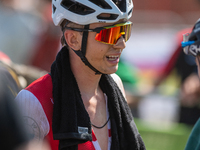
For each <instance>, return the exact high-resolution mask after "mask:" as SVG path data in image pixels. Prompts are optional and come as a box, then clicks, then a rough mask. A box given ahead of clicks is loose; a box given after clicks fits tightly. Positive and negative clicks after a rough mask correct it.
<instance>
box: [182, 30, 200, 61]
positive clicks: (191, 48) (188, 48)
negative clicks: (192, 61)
mask: <svg viewBox="0 0 200 150" xmlns="http://www.w3.org/2000/svg"><path fill="white" fill-rule="evenodd" d="M189 36H190V34H189V33H186V34H183V41H182V42H181V46H182V48H183V51H184V53H185V54H187V55H193V56H195V57H196V56H197V54H198V53H199V51H198V48H197V46H196V45H193V44H194V43H195V41H189Z"/></svg>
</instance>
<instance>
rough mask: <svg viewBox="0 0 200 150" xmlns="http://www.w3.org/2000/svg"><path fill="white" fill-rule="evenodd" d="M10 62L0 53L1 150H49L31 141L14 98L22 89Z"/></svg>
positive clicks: (42, 144)
mask: <svg viewBox="0 0 200 150" xmlns="http://www.w3.org/2000/svg"><path fill="white" fill-rule="evenodd" d="M10 63H11V60H10V58H9V57H8V56H7V55H5V54H4V53H2V52H0V141H1V149H2V150H49V146H48V145H47V143H39V144H38V142H36V141H35V140H32V138H31V135H29V132H28V131H27V129H26V125H25V124H24V120H23V118H22V115H21V113H20V110H19V107H18V106H17V104H16V102H15V101H14V98H15V97H16V95H17V93H18V92H19V91H20V90H21V89H22V88H21V85H20V81H19V80H18V74H17V73H16V72H15V70H14V69H13V68H12V67H10V65H9V64H10Z"/></svg>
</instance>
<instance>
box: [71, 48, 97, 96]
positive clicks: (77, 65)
mask: <svg viewBox="0 0 200 150" xmlns="http://www.w3.org/2000/svg"><path fill="white" fill-rule="evenodd" d="M70 58H71V59H70V64H71V69H72V72H73V74H74V76H75V78H76V81H77V84H78V86H79V90H80V92H81V95H82V96H83V95H87V96H95V95H98V93H99V92H100V87H99V81H100V78H101V75H95V72H94V71H93V70H91V69H90V68H89V67H88V66H86V65H85V64H84V63H83V62H82V61H81V60H80V58H79V57H78V56H77V55H76V54H75V53H74V52H72V51H71V56H70Z"/></svg>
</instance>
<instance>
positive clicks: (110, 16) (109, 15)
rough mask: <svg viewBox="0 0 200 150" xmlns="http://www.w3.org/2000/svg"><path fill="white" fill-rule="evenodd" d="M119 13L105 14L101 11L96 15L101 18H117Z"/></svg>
mask: <svg viewBox="0 0 200 150" xmlns="http://www.w3.org/2000/svg"><path fill="white" fill-rule="evenodd" d="M118 16H119V15H116V14H106V13H102V14H100V15H98V16H97V18H98V19H102V20H115V19H117V17H118Z"/></svg>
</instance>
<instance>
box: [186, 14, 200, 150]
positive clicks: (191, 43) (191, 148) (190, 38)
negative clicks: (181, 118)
mask: <svg viewBox="0 0 200 150" xmlns="http://www.w3.org/2000/svg"><path fill="white" fill-rule="evenodd" d="M183 36H184V37H183V42H182V46H183V47H184V48H183V50H184V53H185V54H187V55H191V56H193V57H195V60H196V64H197V69H198V76H199V77H200V18H199V19H198V20H197V22H196V23H195V25H194V27H193V29H192V32H191V33H190V32H189V33H187V34H184V35H183ZM196 82H198V83H199V80H198V81H196ZM189 88H190V87H188V88H187V89H188V90H190V89H189ZM197 105H199V104H197ZM197 115H198V116H199V117H200V113H198V114H197ZM188 117H189V116H188ZM199 143H200V119H198V121H197V122H196V123H195V125H194V127H193V130H192V132H191V134H190V137H189V139H188V142H187V145H186V147H185V150H198V149H200V144H199Z"/></svg>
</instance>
